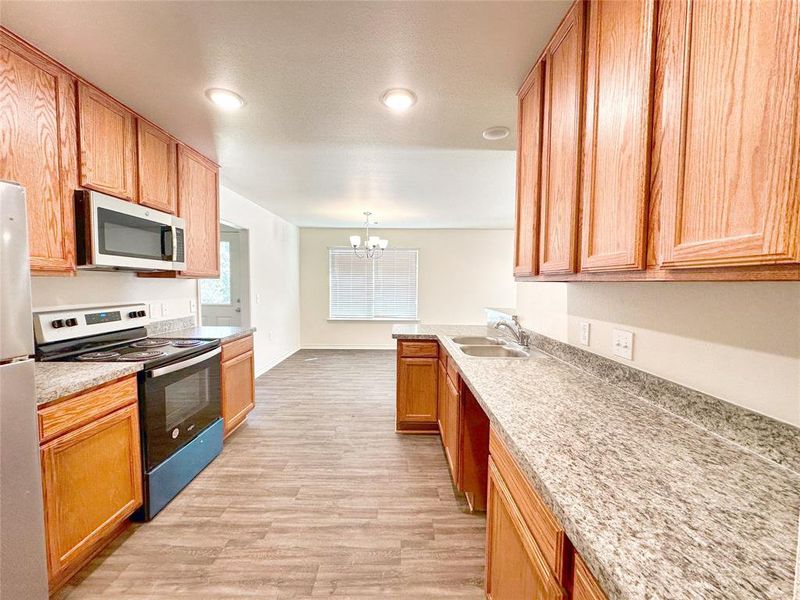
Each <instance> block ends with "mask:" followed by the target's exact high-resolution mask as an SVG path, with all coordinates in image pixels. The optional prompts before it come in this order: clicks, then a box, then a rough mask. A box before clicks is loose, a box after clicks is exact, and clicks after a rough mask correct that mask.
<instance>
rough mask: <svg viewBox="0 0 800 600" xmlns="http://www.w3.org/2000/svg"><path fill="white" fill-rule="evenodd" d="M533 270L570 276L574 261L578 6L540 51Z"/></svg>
mask: <svg viewBox="0 0 800 600" xmlns="http://www.w3.org/2000/svg"><path fill="white" fill-rule="evenodd" d="M545 64H546V65H547V68H546V70H545V89H544V98H545V99H544V107H545V108H544V123H545V127H544V140H543V143H542V144H543V145H542V148H543V150H542V199H541V215H540V223H541V225H540V227H541V231H540V234H539V246H540V247H539V272H540V273H545V274H547V273H574V272H575V269H576V266H577V265H576V263H577V248H576V246H577V239H576V236H577V227H578V196H579V191H580V185H579V177H580V149H581V144H580V141H581V106H582V95H583V2H581V1H578V2H576V3H575V4H574V5H573V6H572V8H571V9H570V11H569V13H567V16H566V17H565V18H564V21H563V22H562V23H561V25H560V26H559V28H558V30H557V31H556V33H555V35H554V36H553V39H552V41H551V42H550V45H549V46H548V47H547V50H546V52H545Z"/></svg>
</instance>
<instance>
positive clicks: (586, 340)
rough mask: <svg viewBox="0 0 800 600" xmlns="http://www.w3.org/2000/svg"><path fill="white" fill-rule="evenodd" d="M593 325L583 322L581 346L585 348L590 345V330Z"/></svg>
mask: <svg viewBox="0 0 800 600" xmlns="http://www.w3.org/2000/svg"><path fill="white" fill-rule="evenodd" d="M590 328H591V325H590V324H589V321H581V344H583V345H584V346H588V345H589V330H590Z"/></svg>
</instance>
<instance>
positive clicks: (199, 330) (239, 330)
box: [159, 325, 256, 344]
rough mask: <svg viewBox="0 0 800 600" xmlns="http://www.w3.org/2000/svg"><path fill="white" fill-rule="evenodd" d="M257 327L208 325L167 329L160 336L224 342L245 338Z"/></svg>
mask: <svg viewBox="0 0 800 600" xmlns="http://www.w3.org/2000/svg"><path fill="white" fill-rule="evenodd" d="M255 330H256V328H255V327H219V326H215V325H208V326H202V327H189V328H187V329H179V330H177V331H165V332H163V333H161V334H159V335H160V337H172V338H196V339H200V340H219V341H220V342H222V343H223V344H224V343H226V342H232V341H233V340H237V339H239V338H243V337H245V336H247V335H250V334H251V333H254V332H255Z"/></svg>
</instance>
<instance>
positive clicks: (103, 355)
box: [78, 350, 119, 362]
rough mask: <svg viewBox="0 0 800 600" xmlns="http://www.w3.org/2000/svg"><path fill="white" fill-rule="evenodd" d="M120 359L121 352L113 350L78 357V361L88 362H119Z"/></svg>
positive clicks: (88, 353)
mask: <svg viewBox="0 0 800 600" xmlns="http://www.w3.org/2000/svg"><path fill="white" fill-rule="evenodd" d="M118 358H119V352H114V351H113V350H106V351H105V352H87V353H86V354H81V355H80V356H79V357H78V360H88V361H93V360H95V361H101V362H102V361H106V362H107V361H110V360H117V359H118Z"/></svg>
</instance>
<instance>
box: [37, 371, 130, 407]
mask: <svg viewBox="0 0 800 600" xmlns="http://www.w3.org/2000/svg"><path fill="white" fill-rule="evenodd" d="M141 368H142V365H141V364H140V363H121V362H119V363H115V362H102V363H101V362H95V363H80V362H37V363H36V366H35V380H36V404H44V403H45V402H50V401H51V400H57V399H58V398H63V397H64V396H70V395H72V394H77V393H78V392H82V391H84V390H88V389H89V388H93V387H96V386H98V385H102V384H104V383H108V382H109V381H114V380H115V379H119V378H120V377H124V376H125V375H130V374H132V373H136V372H137V371H140V370H141Z"/></svg>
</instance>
